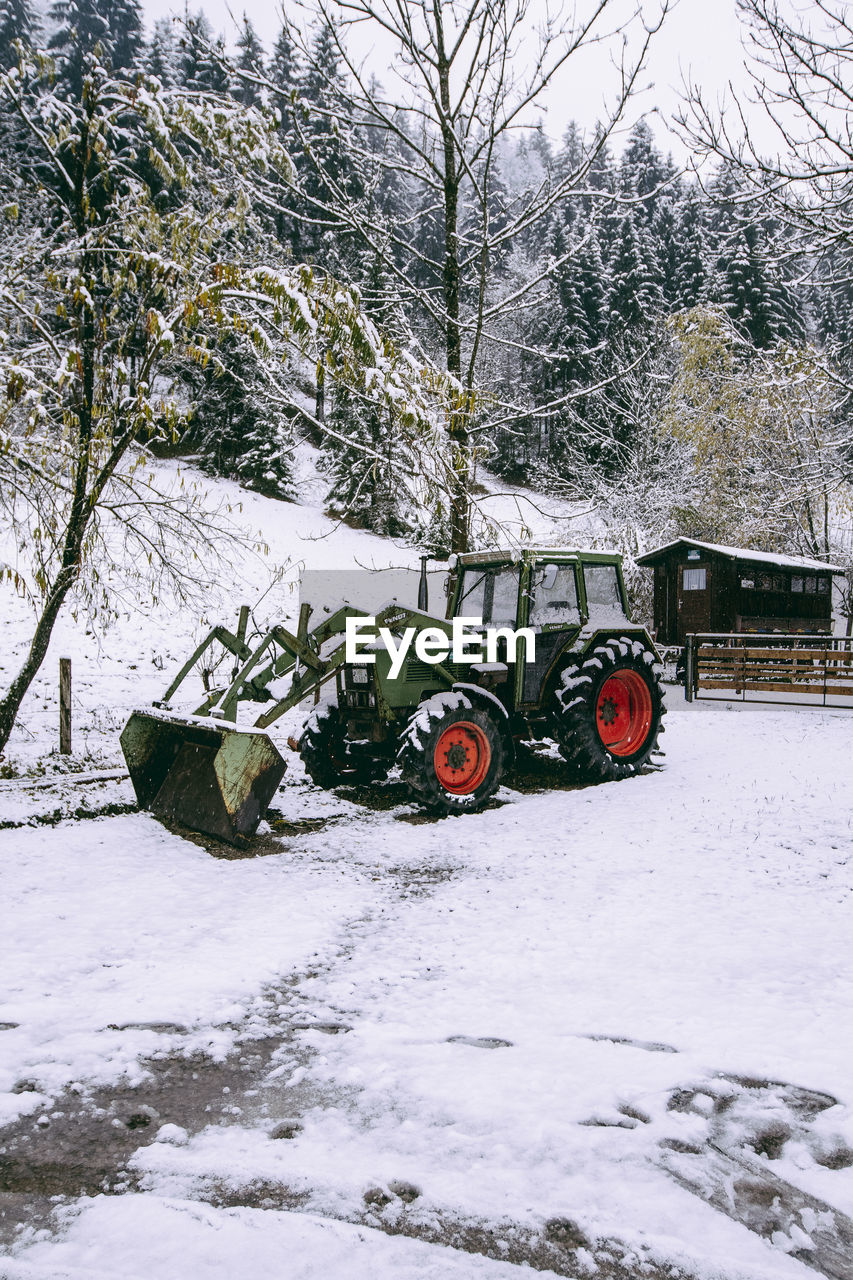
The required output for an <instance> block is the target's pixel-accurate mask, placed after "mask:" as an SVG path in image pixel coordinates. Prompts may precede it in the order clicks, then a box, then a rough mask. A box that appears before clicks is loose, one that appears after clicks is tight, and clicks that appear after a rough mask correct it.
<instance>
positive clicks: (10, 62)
mask: <svg viewBox="0 0 853 1280" xmlns="http://www.w3.org/2000/svg"><path fill="white" fill-rule="evenodd" d="M38 33H39V21H38V18H37V16H36V15H35V14H34V13H33V10H32V9H31V7H30V5H29V3H28V0H0V71H8V70H9V68H10V67H13V66H15V64H16V63H17V61H18V55H17V53H16V51H15V47H14V41H15V40H20V41H21V43H22V44H30V45H31V44H33V42H34V40H35V38H36V37H37V35H38Z"/></svg>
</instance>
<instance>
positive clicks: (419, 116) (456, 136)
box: [269, 0, 672, 550]
mask: <svg viewBox="0 0 853 1280" xmlns="http://www.w3.org/2000/svg"><path fill="white" fill-rule="evenodd" d="M671 2H672V0H653V3H652V4H651V5H647V8H650V9H653V10H654V12H653V15H652V16H651V17H647V16H646V15H644V12H643V2H642V0H639V2H638V4H637V7H636V9H635V11H634V13H633V15H632V16H631V18H630V21H629V22H628V23H627V25H626V23H625V21H624V8H622V7H621V6H618V5H617V3H616V0H590V3H588V4H587V5H586V8H585V10H584V16H581V15H579V14H578V13H573V14H572V15H571V16H570V17H568V18H567V17H565V16H563V14H562V13H560V14H558V15H556V16H555V15H554V14H552V13H551V12H550V10H547V9H546V11H545V14H544V18H543V20H542V22H541V25H540V26H539V27H538V29H537V27H536V22H535V14H534V9H533V5H532V3H531V0H416V2H414V3H407V2H406V0H314V3H315V12H316V13H317V14H318V15H319V17H320V19H321V20H322V21H323V22H324V23H325V24H326V25H327V28H328V30H329V31H330V32H331V33H332V38H333V41H334V45H335V48H336V53H337V56H338V58H339V59H340V62H341V63H342V64H343V66H344V68H345V70H346V73H347V74H346V85H345V86H344V87H342V85H341V83H340V82H339V81H336V82H335V84H334V85H333V86H331V85H330V88H331V89H333V91H334V94H335V107H334V108H331V107H330V108H328V109H327V110H328V114H329V118H330V125H332V124H333V123H334V121H333V120H332V117H333V116H334V115H335V114H336V113H344V114H345V116H346V118H347V120H348V122H349V124H350V125H351V126H352V139H353V145H354V146H355V148H356V150H358V149H359V148H361V160H362V161H363V164H364V168H365V172H374V173H377V174H379V175H380V176H382V175H384V176H386V177H387V176H388V175H393V177H394V179H395V181H396V182H398V183H404V184H407V187H408V190H409V192H410V195H411V200H412V207H411V210H410V212H409V213H408V215H406V214H404V215H403V216H402V217H400V218H399V219H397V220H395V222H394V224H393V225H388V222H387V219H386V218H385V217H384V216H383V212H382V210H381V208H379V207H378V206H377V205H376V204H375V203H372V202H371V201H370V200H369V199H363V200H358V201H354V200H353V199H352V193H351V191H349V190H348V189H347V188H346V186H345V184H344V183H343V182H342V181H341V176H340V174H338V173H335V172H334V171H333V169H332V168H331V167H330V166H329V165H328V164H327V163H325V161H324V157H323V155H322V154H321V152H320V150H319V149H318V148H317V147H315V146H314V145H313V142H312V136H311V132H310V130H309V129H308V128H306V127H305V122H304V120H302V121H300V117H299V113H298V112H297V113H294V122H295V127H296V131H297V134H298V137H299V144H300V147H301V148H302V150H303V151H304V152H305V153H306V154H307V155H308V156H309V158H310V159H311V160H312V162H313V163H314V164H315V165H316V166H317V167H318V168H319V169H320V170H321V171H322V177H323V181H322V184H321V186H320V193H319V194H314V195H313V196H312V198H311V201H310V205H309V213H310V215H311V216H313V217H315V218H317V219H318V220H320V221H323V220H325V221H327V222H328V221H329V220H332V221H333V222H334V223H335V224H336V225H338V226H341V227H344V228H346V229H348V230H349V231H351V232H352V234H353V236H354V237H355V238H357V240H358V241H359V242H360V243H361V244H363V245H365V246H368V247H369V248H370V250H371V251H372V252H373V253H375V254H378V255H380V256H381V257H382V258H384V260H385V262H386V265H387V267H388V269H389V271H390V272H391V273H392V274H393V276H394V277H395V279H396V285H397V289H398V291H399V293H400V295H401V296H402V297H403V298H404V299H406V300H407V301H408V303H409V305H410V308H411V312H415V313H420V314H421V315H422V316H424V317H426V318H427V321H428V323H429V325H431V327H432V333H433V336H434V339H435V348H436V359H441V361H442V363H443V366H444V368H445V369H446V371H447V373H448V375H449V376H450V378H451V379H452V381H453V384H454V386H455V388H456V398H455V404H454V406H453V408H452V411H451V412H450V414H449V418H448V424H447V426H448V433H449V438H450V441H451V446H452V462H451V468H450V493H449V507H450V525H451V542H452V548H453V549H454V550H464V549H465V547H466V546H467V544H468V540H469V536H470V529H471V514H472V512H471V494H470V489H471V481H472V478H473V467H474V463H475V457H476V452H477V450H476V443H477V423H478V415H479V416H480V417H482V414H481V412H480V411H481V408H482V404H483V398H482V392H483V390H484V388H483V387H482V385H481V379H480V371H481V367H482V360H483V354H484V350H485V348H486V347H487V346H488V345H489V344H499V345H500V346H503V347H504V348H505V349H517V348H519V345H520V346H521V347H523V345H524V344H523V342H522V343H521V344H519V340H518V339H517V338H515V337H511V336H508V334H509V328H508V326H506V325H504V326H501V324H500V321H501V319H502V317H505V316H506V315H507V314H508V313H510V312H512V311H514V310H518V309H521V308H524V307H525V306H526V305H527V304H528V303H529V301H530V300H531V299H532V298H533V297H534V296H535V295H536V293H537V290H539V289H541V287H542V285H543V282H544V281H545V280H546V279H547V278H548V276H549V274H550V273H551V272H553V271H554V270H556V269H557V268H558V267H559V265H560V261H555V260H553V258H551V259H545V258H544V256H543V258H542V260H541V261H540V262H539V263H538V265H537V268H536V269H535V270H534V271H533V272H532V273H531V275H530V277H529V278H528V279H526V280H524V281H523V282H520V283H519V286H518V288H517V289H515V290H513V291H511V292H509V293H508V292H506V291H503V292H502V293H500V294H499V293H498V291H497V290H496V289H495V282H494V279H493V275H494V272H493V268H494V264H495V262H496V261H497V259H498V258H499V257H500V255H502V254H504V253H506V252H507V251H508V250H509V248H510V247H511V246H512V245H513V244H514V243H515V242H516V241H517V240H518V239H519V238H520V237H522V236H526V237H528V238H533V237H535V235H536V232H537V228H540V227H541V226H542V225H543V224H544V222H545V220H546V218H547V217H548V215H549V214H550V213H551V212H552V211H553V210H554V209H555V208H556V207H557V206H558V205H559V203H560V202H561V201H562V200H563V199H564V198H565V197H566V196H567V195H568V194H569V193H570V192H573V193H575V194H579V193H581V192H583V191H584V189H585V184H586V182H587V178H588V175H589V174H590V170H591V168H592V167H593V165H594V164H595V161H596V159H597V158H598V157H599V156H600V154H601V153H602V150H603V149H604V147H605V146H606V144H607V140H608V137H609V136H610V135H611V134H612V132H613V130H614V129H615V128H616V127H617V125H618V124H619V123H620V121H621V120H622V118H623V116H624V113H625V109H626V106H627V104H628V101H629V99H630V98H631V95H632V94H633V93H634V91H635V90H636V88H637V87H638V80H639V77H640V73H641V69H642V67H643V65H644V62H645V59H646V56H647V53H648V50H649V46H650V43H651V41H652V39H653V37H654V35H655V33H656V32H657V31H658V30H659V29H660V26H661V24H662V22H663V20H664V18H665V16H666V14H667V11H668V9H669V7H670V5H671ZM617 23H618V26H617V25H616V24H617ZM610 24H613V25H610ZM354 29H358V32H359V39H360V40H361V42H362V44H363V42H364V40H365V38H366V37H369V38H372V39H373V40H375V42H376V44H377V47H378V48H380V49H383V50H390V66H389V68H388V71H387V73H386V75H387V79H388V82H389V86H388V88H384V87H383V86H382V85H381V84H380V83H379V82H378V81H377V79H376V78H375V76H374V74H373V72H374V71H375V69H376V68H375V67H374V66H372V65H370V64H367V63H359V62H357V61H356V59H355V58H354V57H353V55H352V53H351V50H350V43H351V42H350V41H349V40H348V36H349V35H350V34H351V33H352V31H353V30H354ZM632 30H633V32H634V34H635V35H636V40H635V42H634V45H633V48H632V47H631V43H630V41H629V39H628V35H627V34H626V33H627V32H630V31H632ZM595 46H605V47H609V48H611V49H613V50H614V51H615V57H614V59H613V67H614V77H615V88H614V92H613V98H612V105H611V107H610V109H609V110H608V111H607V112H606V114H605V118H604V119H603V122H602V124H601V125H600V126H599V128H598V129H597V131H596V132H595V135H594V137H592V138H591V139H589V140H588V143H587V145H586V146H583V147H581V148H580V150H579V153H578V155H577V156H576V158H575V161H574V163H573V164H572V166H571V167H570V170H569V171H568V172H564V173H561V174H559V175H557V174H555V173H552V172H546V173H545V174H544V175H543V176H542V179H541V181H540V182H539V183H538V184H537V185H536V186H535V187H534V189H531V190H526V191H524V192H521V193H513V192H511V191H508V190H506V189H502V186H501V163H502V161H503V160H505V157H506V154H507V152H508V150H509V145H508V144H509V140H510V139H511V137H512V134H513V131H515V130H518V129H520V128H522V127H524V126H525V125H529V123H530V113H531V110H532V109H533V108H534V107H535V106H537V105H539V104H541V102H542V99H543V96H544V95H545V93H546V91H548V90H554V89H556V88H557V86H558V85H559V84H560V82H561V80H562V79H563V78H564V77H568V76H570V75H571V73H572V69H573V68H574V67H575V66H576V65H577V63H578V61H579V60H580V59H581V58H582V56H583V55H584V53H585V51H587V50H589V49H590V48H592V47H595ZM303 57H304V58H306V59H308V60H309V61H310V60H311V58H312V51H311V48H310V46H309V44H308V43H307V42H303ZM312 71H313V73H314V74H315V75H317V76H322V75H323V74H324V72H325V69H324V68H323V67H320V66H318V65H316V64H315V65H314V66H313V67H312ZM269 88H270V90H273V89H274V86H269ZM321 109H322V108H321ZM589 186H590V188H592V187H593V184H592V183H590V184H589ZM588 194H590V195H591V196H597V195H598V196H600V194H601V193H600V192H595V191H594V190H590V191H589V193H588ZM425 216H433V217H434V218H435V220H436V223H437V235H436V247H435V249H434V250H430V249H429V248H428V247H425V245H424V241H423V237H422V236H419V235H418V229H419V226H422V223H423V220H424V218H425ZM576 251H577V248H576V246H574V247H573V249H572V252H576ZM555 407H557V406H555V405H551V406H548V408H551V409H553V408H555ZM490 411H491V415H492V417H493V418H494V419H498V420H501V421H503V422H511V421H513V420H515V419H517V418H518V417H520V416H522V415H527V414H529V413H530V412H531V406H530V405H529V404H525V405H521V404H520V403H518V401H517V400H516V401H501V400H500V399H498V398H496V397H495V396H494V395H492V396H491V397H490Z"/></svg>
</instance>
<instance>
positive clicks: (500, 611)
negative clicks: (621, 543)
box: [121, 549, 663, 843]
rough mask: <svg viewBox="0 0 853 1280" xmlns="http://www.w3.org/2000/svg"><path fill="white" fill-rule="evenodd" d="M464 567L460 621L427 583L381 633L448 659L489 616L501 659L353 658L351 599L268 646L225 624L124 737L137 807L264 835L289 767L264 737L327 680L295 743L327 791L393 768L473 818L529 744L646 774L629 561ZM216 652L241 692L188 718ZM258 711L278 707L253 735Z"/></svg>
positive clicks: (643, 672)
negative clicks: (244, 718) (248, 706)
mask: <svg viewBox="0 0 853 1280" xmlns="http://www.w3.org/2000/svg"><path fill="white" fill-rule="evenodd" d="M450 568H451V573H450V578H449V591H448V595H449V604H448V610H447V613H448V616H447V617H446V618H438V617H434V616H432V615H430V614H429V613H428V612H427V611H426V608H425V607H424V606H425V604H426V599H425V589H424V584H425V574H422V587H421V592H420V593H419V599H420V601H421V606H420V607H418V608H408V607H406V606H403V605H400V604H398V603H392V604H389V605H387V606H385V608H383V609H381V610H380V611H379V612H378V613H377V614H376V616H375V625H374V626H373V631H374V633H375V634H376V635H377V636H378V635H379V634H380V629H381V628H383V627H384V628H386V629H387V631H388V632H390V633H391V634H392V636H393V637H397V638H398V639H399V638H400V637H403V636H404V634H405V633H407V632H408V633H409V636H410V639H411V636H413V635H414V636H417V637H418V638H421V637H423V639H424V641H425V642H426V641H427V640H429V642H430V644H431V645H432V649H433V650H435V649H436V648H438V649H440V648H441V643H440V641H441V639H442V637H446V644H445V648H449V647H450V640H451V637H452V635H453V632H454V619H457V620H461V619H463V618H467V619H476V620H477V624H478V625H479V628H481V630H482V636H483V639H484V640H485V637H486V635H487V634H488V632H489V631H491V632H492V633H493V638H492V650H493V651H492V652H491V653H487V654H477V653H476V652H475V653H474V654H473V655H471V654H470V653H465V654H464V655H463V657H462V658H461V659H460V658H459V656H458V655H457V653H456V652H453V653H452V655H448V656H444V657H442V656H439V657H438V658H436V657H430V652H429V644H425V645H424V646H420V647H419V650H418V652H415V649H414V646H411V647H410V648H409V649H408V650H407V651H406V652H405V655H404V657H403V658H402V659H401V660H400V661H399V662H398V663H397V665H398V667H399V669H398V670H396V671H394V662H393V658H392V654H391V653H390V652H389V650H388V648H387V646H383V645H382V644H380V643H378V642H376V643H374V644H370V643H368V644H367V645H366V646H365V648H364V650H363V651H362V653H361V657H360V658H359V659H358V660H356V661H353V662H347V660H346V644H345V633H346V627H347V619H348V618H356V619H365V620H367V619H368V618H372V617H373V615H372V614H369V613H368V611H367V610H362V609H358V608H354V607H352V606H350V605H344V606H342V607H341V608H339V609H337V610H336V611H335V612H333V613H331V614H330V615H329V616H328V617H326V618H325V619H324V620H323V621H322V622H320V623H319V624H318V625H316V626H315V627H314V628H313V629H311V630H309V621H310V618H311V613H312V610H311V606H310V605H309V604H307V603H303V605H302V607H301V609H300V614H299V622H298V626H297V629H296V631H295V632H291V631H289V630H288V629H287V628H286V627H284V626H281V625H277V626H274V627H272V628H271V629H270V630H269V631H268V632H267V633H266V635H264V636H263V637H262V638H261V640H260V642H259V643H258V644H256V645H255V646H254V647H252V646H250V645H249V644H248V643H247V641H246V621H247V611H245V610H243V611H241V619H240V624H239V626H238V628H237V630H236V632H231V631H229V630H228V629H227V628H225V627H215V628H214V629H213V630H212V631H211V632H210V633H209V635H208V636H207V637H206V638H205V640H204V641H202V643H201V644H200V645H199V646H198V647H197V648H196V650H195V651H194V653H193V654H192V655H191V656H190V658H189V659H188V660H187V662H186V663H185V664H184V666H183V667H182V668H181V670H180V671H179V672H178V674H177V675H176V677H175V679H174V680H173V681H172V683H171V685H170V686H169V688H168V689H167V690H166V693H165V694H164V697H163V699H162V700H161V701H160V702H159V703H157V704H155V708H154V709H153V710H151V711H136V712H134V713H133V715H132V716H131V717H130V720H129V721H128V723H127V725H126V726H125V729H124V732H123V733H122V738H121V743H122V749H123V751H124V754H125V758H126V760H127V763H128V768H129V770H130V775H131V779H132V781H133V785H134V788H135V790H136V794H137V798H138V800H139V804H140V806H141V807H143V808H146V809H150V810H151V811H152V812H154V813H156V814H158V815H159V816H161V817H164V818H167V819H171V820H172V821H175V822H177V823H179V824H180V825H183V826H187V827H190V828H192V829H195V830H200V831H203V832H206V833H208V834H210V835H214V836H217V837H219V838H221V839H223V840H227V841H231V842H233V843H239V842H240V841H241V840H243V839H245V838H246V837H248V836H250V835H251V834H252V833H253V832H254V831H255V829H256V828H257V824H258V822H259V821H260V819H261V818H262V817H263V814H264V812H265V810H266V808H267V806H268V805H269V803H270V801H271V799H272V797H273V795H274V794H275V791H276V789H277V788H278V785H279V783H280V782H281V779H282V777H283V775H284V772H285V768H286V765H285V762H284V760H283V758H282V757H281V755H280V754H279V752H278V749H277V748H276V747H275V745H274V744H273V742H272V741H271V739H270V738H269V736H268V734H267V732H266V730H267V729H268V728H269V726H270V725H272V724H273V723H274V722H275V721H276V720H277V719H278V718H279V717H280V716H282V715H283V714H284V713H285V712H286V711H289V710H290V709H291V708H292V707H294V706H296V705H297V704H298V703H300V702H302V701H303V700H304V699H306V698H307V697H309V696H311V695H313V696H314V698H315V701H318V697H319V691H320V689H321V687H322V686H329V687H330V688H331V687H332V686H333V688H334V692H333V695H332V696H331V697H327V698H325V699H323V700H322V701H318V705H317V706H316V707H315V709H314V711H313V713H312V714H311V715H310V716H309V718H308V721H307V723H306V725H305V728H304V730H303V732H302V735H301V737H300V739H299V744H298V746H299V751H300V754H301V756H302V759H303V762H304V764H305V768H306V772H307V773H308V775H309V777H310V778H311V779H312V781H314V782H315V783H316V784H317V785H318V786H322V787H326V788H332V787H335V786H338V785H341V784H345V783H348V782H349V783H352V782H367V781H375V780H377V779H381V778H383V777H385V776H387V774H388V772H389V771H390V769H391V768H392V767H394V766H395V765H396V766H398V767H399V769H400V771H401V776H402V779H403V781H404V782H405V784H406V786H407V788H408V791H409V794H410V795H411V797H412V799H413V800H415V801H416V802H417V803H419V804H420V805H422V806H423V807H425V808H427V809H430V810H432V811H434V812H437V813H442V814H452V813H462V812H466V811H467V812H471V811H476V810H478V809H481V808H483V806H484V805H485V804H487V803H488V801H489V799H490V798H491V796H492V795H493V794H494V792H495V791H496V790H497V788H498V786H499V785H500V782H501V779H502V777H503V776H504V775H505V773H506V772H507V770H508V769H510V768H511V767H512V765H513V762H514V759H515V751H516V744H517V743H519V742H520V741H523V740H524V739H534V740H538V739H541V738H543V737H549V738H552V739H554V740H555V741H556V743H557V745H558V748H559V750H560V752H561V754H562V756H563V758H564V760H565V761H566V765H567V768H568V769H569V771H570V772H571V773H572V775H573V776H576V777H578V778H581V777H586V778H593V779H597V780H602V781H603V780H611V779H618V778H624V777H628V776H630V775H632V774H634V773H636V772H637V771H638V770H639V769H641V768H642V767H643V766H644V765H645V764H646V763H647V762H648V760H649V759H650V757H651V756H652V754H653V752H654V751H655V748H656V745H657V739H658V734H659V732H660V731H661V717H662V713H663V705H662V698H661V690H660V685H659V676H660V671H661V668H660V664H659V658H658V654H657V651H656V649H655V647H654V644H653V642H652V640H651V638H650V637H649V635H648V633H647V632H646V631H645V630H644V629H643V628H642V627H639V626H637V625H635V624H634V623H632V622H631V621H630V617H629V614H628V610H627V601H626V596H625V588H624V583H623V580H622V571H621V559H620V557H619V556H617V555H614V554H610V553H602V552H587V551H575V550H553V549H545V550H532V549H531V550H525V551H524V552H509V551H494V552H482V553H471V554H467V555H461V556H457V557H453V558H452V559H451V565H450ZM477 624H471V625H474V626H475V631H476V630H477ZM513 631H517V632H518V636H516V637H515V638H513V636H512V634H511V633H512V632H513ZM427 632H429V635H428V636H427V635H426V633H427ZM478 634H479V632H478ZM437 641H438V642H439V643H438V644H437V643H436V642H437ZM214 644H219V645H221V646H223V647H224V648H225V649H226V650H227V651H228V652H230V653H231V654H232V655H233V658H234V667H233V670H232V672H231V678H230V681H229V682H228V683H227V684H226V685H225V686H224V687H222V688H213V689H209V690H206V694H205V698H204V700H203V701H202V702H201V703H200V704H199V705H198V707H197V708H196V710H195V712H194V714H192V715H191V716H187V715H178V714H175V713H174V712H172V711H171V710H170V706H169V704H170V700H171V698H172V697H173V696H174V694H175V693H176V692H177V690H178V688H179V687H180V685H181V684H182V682H183V681H184V680H185V679H186V677H187V676H188V675H189V673H190V672H191V670H192V669H193V667H194V666H195V664H196V663H197V662H198V661H199V659H200V658H201V657H202V656H203V655H204V654H205V652H206V651H207V649H208V648H210V647H211V646H212V645H214ZM475 648H476V646H475ZM484 659H485V660H484ZM392 673H393V674H392ZM285 679H287V680H288V681H289V683H288V685H287V688H286V690H284V691H283V692H282V691H281V690H280V689H279V687H278V686H279V682H281V681H284V680H285ZM279 694H280V696H279ZM245 701H254V702H261V703H268V704H269V705H268V706H266V707H265V709H264V710H263V711H262V712H261V714H260V715H259V716H258V717H257V719H256V720H255V723H254V726H252V727H251V728H238V727H237V725H236V717H237V708H238V705H239V703H241V702H245Z"/></svg>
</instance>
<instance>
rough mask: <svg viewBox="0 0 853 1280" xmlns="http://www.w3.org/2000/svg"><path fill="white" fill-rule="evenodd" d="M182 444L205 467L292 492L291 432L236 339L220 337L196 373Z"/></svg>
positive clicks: (275, 493) (255, 485)
mask: <svg viewBox="0 0 853 1280" xmlns="http://www.w3.org/2000/svg"><path fill="white" fill-rule="evenodd" d="M197 381H198V385H197V388H196V393H195V397H194V400H195V404H194V410H193V415H192V421H191V426H190V430H189V432H188V434H187V436H186V440H187V443H188V444H190V445H194V446H195V447H196V448H197V449H198V457H199V461H200V463H201V465H202V466H203V467H204V468H205V470H207V471H210V472H211V473H212V474H214V475H220V476H226V477H228V478H229V479H232V480H237V481H239V482H240V484H243V485H245V487H246V488H247V489H255V490H257V491H258V492H259V493H265V494H267V495H269V496H271V497H276V498H291V497H292V496H293V473H292V456H293V431H292V422H291V420H290V418H289V417H287V416H286V415H284V414H282V413H280V412H279V411H278V408H277V405H276V402H275V400H274V399H273V397H272V396H271V395H270V393H269V388H268V387H267V385H266V384H265V383H264V381H263V379H262V377H261V375H260V371H259V368H258V363H257V359H256V356H255V352H254V349H253V348H252V347H251V346H250V345H249V344H248V343H246V342H244V341H241V340H240V339H239V338H238V337H236V336H234V335H231V336H227V337H224V338H222V339H220V340H219V341H218V342H217V343H216V345H215V346H214V347H213V348H212V350H211V353H210V358H209V359H208V360H207V363H206V364H205V365H204V368H203V369H202V371H201V373H200V374H199V375H197Z"/></svg>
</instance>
